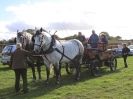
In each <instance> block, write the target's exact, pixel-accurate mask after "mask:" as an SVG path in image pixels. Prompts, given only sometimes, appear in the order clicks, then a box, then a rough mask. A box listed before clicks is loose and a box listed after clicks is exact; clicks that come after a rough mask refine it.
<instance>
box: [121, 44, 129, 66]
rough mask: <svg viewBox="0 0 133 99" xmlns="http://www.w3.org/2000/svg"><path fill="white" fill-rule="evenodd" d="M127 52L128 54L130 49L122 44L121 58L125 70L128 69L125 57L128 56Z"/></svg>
mask: <svg viewBox="0 0 133 99" xmlns="http://www.w3.org/2000/svg"><path fill="white" fill-rule="evenodd" d="M129 52H130V49H129V48H128V47H127V46H126V44H123V49H122V56H123V59H124V65H125V68H127V67H128V65H127V56H128V53H129Z"/></svg>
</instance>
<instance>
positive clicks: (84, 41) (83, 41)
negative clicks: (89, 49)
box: [77, 32, 86, 46]
mask: <svg viewBox="0 0 133 99" xmlns="http://www.w3.org/2000/svg"><path fill="white" fill-rule="evenodd" d="M77 39H78V40H79V41H81V42H82V44H83V45H84V46H85V45H86V38H85V36H84V35H82V33H81V32H78V36H77Z"/></svg>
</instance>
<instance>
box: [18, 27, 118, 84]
mask: <svg viewBox="0 0 133 99" xmlns="http://www.w3.org/2000/svg"><path fill="white" fill-rule="evenodd" d="M22 34H23V35H21V36H20V37H19V36H18V37H17V40H18V42H19V41H23V42H22V44H23V45H24V44H25V45H28V44H29V45H28V46H30V45H34V52H35V53H36V54H41V56H42V58H43V62H44V63H45V65H46V72H47V80H46V81H47V82H48V80H49V75H50V66H51V64H52V65H53V66H54V71H55V74H56V81H57V83H59V80H60V74H61V73H60V72H61V70H60V69H61V64H62V63H67V64H68V65H69V66H66V69H67V72H68V73H69V72H70V70H73V68H74V69H75V70H76V72H75V79H76V80H79V78H80V65H84V66H86V67H88V68H89V70H91V73H92V74H95V73H96V71H97V70H98V68H99V67H101V66H103V65H106V66H108V67H110V69H111V71H114V70H115V69H116V66H117V61H116V58H115V56H114V54H113V51H112V50H105V49H106V46H104V44H103V45H102V44H101V45H100V46H99V47H98V48H97V49H92V48H87V47H86V48H84V47H83V44H82V43H81V42H80V41H79V40H76V39H73V40H68V41H63V42H60V41H59V40H56V39H55V38H54V36H52V35H51V34H50V33H49V32H46V31H42V29H40V30H38V31H36V33H35V34H34V35H33V36H32V35H30V36H29V34H28V33H26V32H24V33H22ZM26 37H27V40H26ZM23 38H25V39H23ZM19 39H20V40H19ZM24 41H29V42H24ZM31 48H32V47H31ZM32 49H33V48H32ZM82 56H83V57H82ZM82 60H83V62H82ZM71 64H72V65H71ZM67 67H68V68H67ZM69 69H70V70H69Z"/></svg>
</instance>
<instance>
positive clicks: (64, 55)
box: [55, 48, 72, 61]
mask: <svg viewBox="0 0 133 99" xmlns="http://www.w3.org/2000/svg"><path fill="white" fill-rule="evenodd" d="M55 50H56V51H57V52H58V53H60V54H61V55H62V58H63V56H65V57H66V58H67V59H69V60H70V61H72V59H71V58H69V57H68V56H66V55H65V54H64V52H63V53H62V52H61V51H60V50H59V49H58V48H55Z"/></svg>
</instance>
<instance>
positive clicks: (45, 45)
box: [34, 30, 84, 83]
mask: <svg viewBox="0 0 133 99" xmlns="http://www.w3.org/2000/svg"><path fill="white" fill-rule="evenodd" d="M34 52H35V53H36V54H42V55H43V59H44V63H45V65H46V71H47V80H46V81H47V83H48V80H49V74H50V64H53V65H54V70H55V74H56V81H57V83H59V80H60V69H61V63H63V62H64V63H70V62H71V63H72V64H74V67H75V68H76V80H79V78H80V64H81V63H82V57H83V54H84V46H83V44H82V43H81V42H80V41H79V40H76V39H73V40H69V41H64V42H59V41H58V40H56V39H54V36H51V35H50V34H49V33H48V32H46V31H45V32H44V31H42V30H38V31H36V34H35V35H34Z"/></svg>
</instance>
